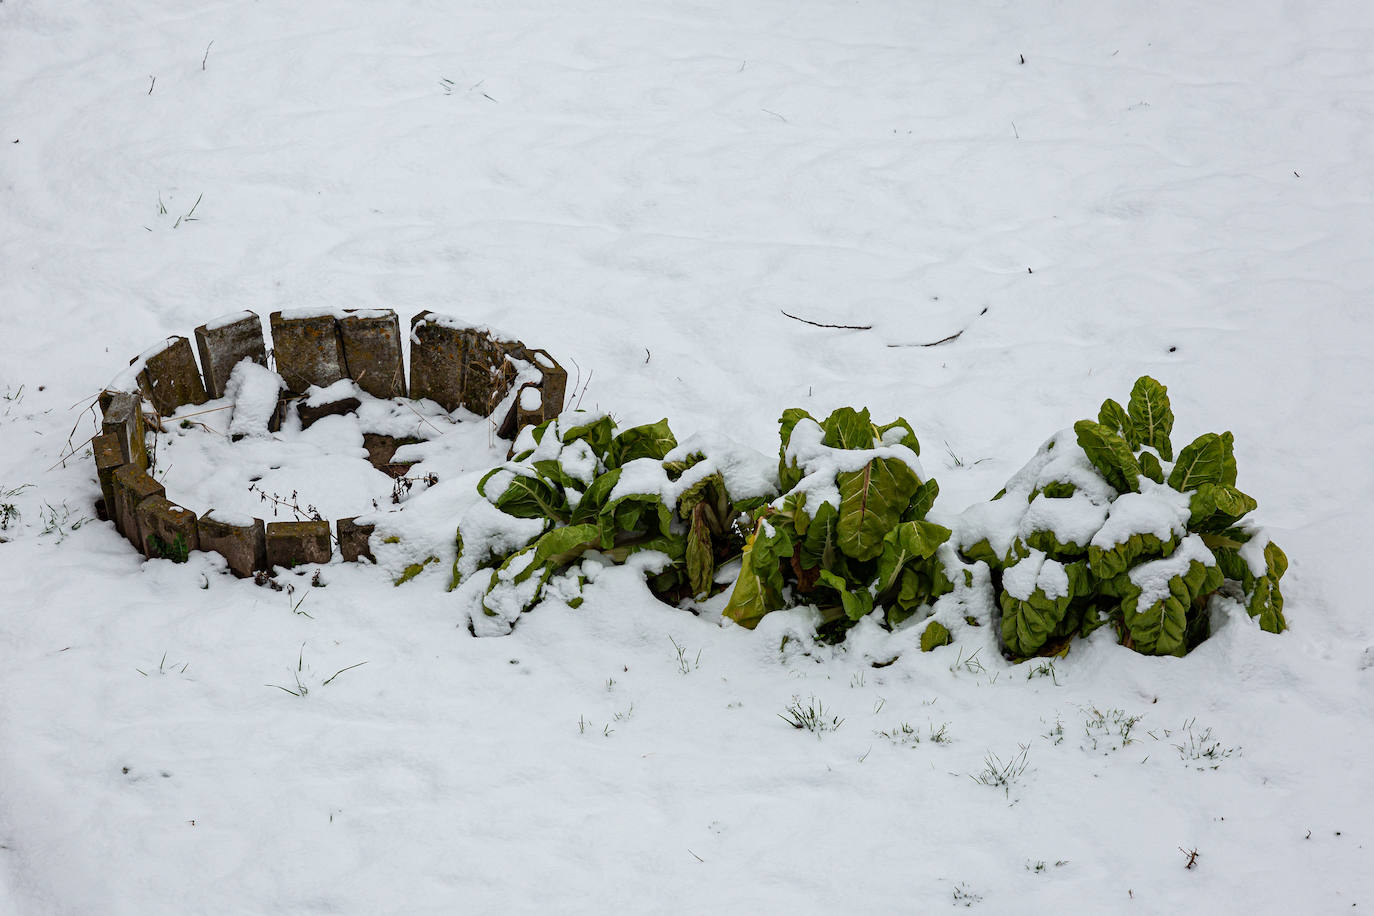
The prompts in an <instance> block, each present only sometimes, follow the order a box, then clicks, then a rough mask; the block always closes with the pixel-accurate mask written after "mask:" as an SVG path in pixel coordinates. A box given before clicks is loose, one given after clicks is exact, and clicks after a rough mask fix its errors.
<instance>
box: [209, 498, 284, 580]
mask: <svg viewBox="0 0 1374 916" xmlns="http://www.w3.org/2000/svg"><path fill="white" fill-rule="evenodd" d="M197 533H198V534H199V536H200V549H201V550H213V551H214V552H215V553H217V554H219V555H220V556H222V557H224V559H225V562H227V563H228V564H229V571H230V572H232V573H233V574H234V575H236V576H238V577H239V578H240V579H246V578H248V577H249V576H252V575H253V573H254V572H256V571H257V570H259V569H267V533H266V529H265V527H264V526H263V523H262V519H260V518H247V517H244V518H241V519H240V518H216V517H215V514H214V510H213V509H212V510H211V511H209V512H207V513H205V514H204V515H202V516H201V517H200V521H199V522H198V523H197Z"/></svg>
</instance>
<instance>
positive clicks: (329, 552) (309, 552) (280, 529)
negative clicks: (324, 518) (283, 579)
mask: <svg viewBox="0 0 1374 916" xmlns="http://www.w3.org/2000/svg"><path fill="white" fill-rule="evenodd" d="M266 534H267V565H268V566H270V567H276V566H284V567H285V568H287V569H291V568H292V567H295V566H300V565H301V564H302V563H328V562H329V558H330V557H331V556H333V553H334V551H333V548H332V547H331V546H330V543H329V522H268V523H267V533H266Z"/></svg>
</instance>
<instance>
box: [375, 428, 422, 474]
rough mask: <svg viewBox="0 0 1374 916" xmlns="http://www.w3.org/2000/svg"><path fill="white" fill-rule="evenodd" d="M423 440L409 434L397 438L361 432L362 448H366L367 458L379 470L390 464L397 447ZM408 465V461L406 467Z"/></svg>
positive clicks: (384, 469)
mask: <svg viewBox="0 0 1374 916" xmlns="http://www.w3.org/2000/svg"><path fill="white" fill-rule="evenodd" d="M423 441H425V440H423V439H414V438H411V437H409V436H405V437H402V438H400V439H398V438H396V437H395V436H383V435H382V434H381V433H363V448H365V449H367V460H368V461H369V462H370V463H371V464H372V466H373V467H374V468H376V469H377V470H379V471H386V469H387V468H388V467H390V466H391V459H392V457H393V456H394V455H395V454H396V450H397V449H398V448H400V447H401V446H403V445H414V444H416V443H418V442H423ZM411 463H413V462H411ZM409 466H410V464H409V463H408V464H407V465H406V467H409Z"/></svg>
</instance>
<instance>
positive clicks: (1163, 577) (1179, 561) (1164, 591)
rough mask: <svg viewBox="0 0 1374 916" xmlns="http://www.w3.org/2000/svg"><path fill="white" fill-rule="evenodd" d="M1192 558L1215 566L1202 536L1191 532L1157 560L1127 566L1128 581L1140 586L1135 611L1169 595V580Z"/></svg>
mask: <svg viewBox="0 0 1374 916" xmlns="http://www.w3.org/2000/svg"><path fill="white" fill-rule="evenodd" d="M1194 562H1197V563H1201V564H1202V565H1204V566H1215V565H1216V560H1215V559H1214V558H1213V557H1212V552H1211V551H1210V550H1208V549H1207V545H1206V544H1204V543H1203V542H1202V537H1201V536H1199V535H1196V534H1190V535H1188V536H1187V537H1185V538H1184V539H1183V540H1182V541H1180V542H1179V545H1178V549H1177V550H1175V551H1174V552H1173V553H1171V554H1169V555H1168V556H1167V557H1164V558H1163V559H1160V560H1151V561H1150V562H1148V563H1141V564H1140V565H1139V566H1136V567H1133V568H1132V569H1131V570H1130V573H1129V575H1130V577H1131V584H1132V585H1134V586H1135V587H1136V588H1138V589H1140V598H1139V599H1138V600H1137V602H1136V611H1137V612H1138V613H1143V612H1144V611H1146V610H1149V608H1150V607H1151V606H1152V605H1154V604H1155V603H1156V602H1159V601H1163V600H1164V599H1165V598H1168V597H1169V594H1170V592H1169V581H1170V580H1171V579H1175V578H1177V577H1179V576H1182V575H1184V574H1185V573H1187V572H1188V568H1189V567H1190V566H1192V564H1193V563H1194Z"/></svg>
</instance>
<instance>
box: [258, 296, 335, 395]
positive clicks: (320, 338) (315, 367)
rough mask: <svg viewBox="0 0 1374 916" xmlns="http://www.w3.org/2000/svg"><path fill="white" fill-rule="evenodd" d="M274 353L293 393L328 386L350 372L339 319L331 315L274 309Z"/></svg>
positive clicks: (289, 389)
mask: <svg viewBox="0 0 1374 916" xmlns="http://www.w3.org/2000/svg"><path fill="white" fill-rule="evenodd" d="M270 323H271V325H272V353H273V355H274V356H275V357H276V361H277V374H278V375H280V376H281V377H282V379H283V380H284V381H285V382H286V390H287V391H288V392H290V393H291V394H304V393H305V390H306V389H307V388H309V387H310V386H311V385H318V386H319V387H321V388H328V387H329V386H330V385H332V384H334V383H335V382H337V381H338V380H339V379H341V378H343V377H344V376H346V375H347V372H346V371H345V365H346V364H345V363H344V353H343V342H342V341H341V340H340V339H339V329H338V322H336V321H335V319H334V316H333V315H331V314H312V313H309V312H301V313H295V312H273V313H272V315H271V317H270Z"/></svg>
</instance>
